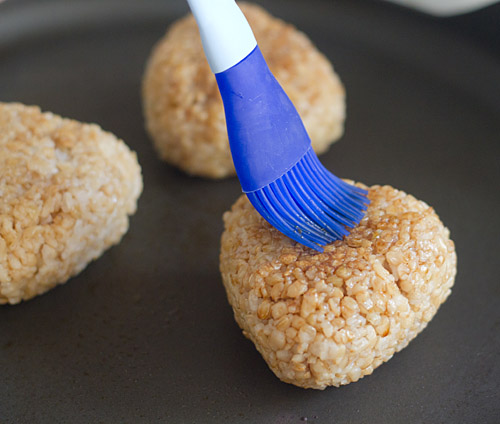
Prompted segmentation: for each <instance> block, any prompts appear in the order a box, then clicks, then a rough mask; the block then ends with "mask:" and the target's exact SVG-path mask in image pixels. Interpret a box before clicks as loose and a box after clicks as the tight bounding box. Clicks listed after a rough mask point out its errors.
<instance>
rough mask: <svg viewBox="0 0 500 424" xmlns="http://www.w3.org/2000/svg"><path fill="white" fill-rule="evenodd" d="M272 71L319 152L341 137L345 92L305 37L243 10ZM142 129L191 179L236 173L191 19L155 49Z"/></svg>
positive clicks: (248, 7)
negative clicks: (144, 121) (145, 129)
mask: <svg viewBox="0 0 500 424" xmlns="http://www.w3.org/2000/svg"><path fill="white" fill-rule="evenodd" d="M241 8H242V10H243V12H244V13H245V15H246V17H247V18H248V20H249V22H250V24H251V26H252V28H253V30H254V33H255V36H256V38H257V41H258V43H259V46H260V48H261V50H262V53H263V55H264V57H265V58H266V60H267V62H268V64H269V67H270V69H271V71H272V72H273V73H274V75H275V76H276V78H277V80H278V81H279V82H280V83H281V84H282V86H283V88H284V89H285V91H286V92H287V94H288V95H289V97H290V98H291V100H292V102H293V103H294V104H295V106H296V108H297V110H298V112H299V114H300V116H301V117H302V119H303V121H304V125H305V127H306V129H307V131H308V132H309V135H310V137H311V140H312V146H313V148H314V150H315V151H316V152H317V153H322V152H324V151H326V150H327V149H328V147H329V146H330V144H331V143H332V142H334V141H335V140H337V139H338V138H339V137H340V136H341V135H342V133H343V125H344V116H345V100H344V88H343V86H342V83H341V82H340V80H339V78H338V76H337V74H335V72H334V71H333V68H332V65H331V64H330V62H329V61H328V60H327V59H326V58H325V56H323V55H322V54H321V53H320V52H319V51H318V50H317V49H316V48H315V47H314V45H313V44H312V43H311V41H310V40H309V39H308V38H307V36H306V35H304V34H303V33H301V32H299V31H297V30H296V29H295V28H294V27H293V26H291V25H289V24H286V23H285V22H283V21H281V20H279V19H276V18H273V17H272V16H271V15H269V14H268V13H267V12H266V11H264V9H262V8H261V7H259V6H256V5H252V4H241ZM143 105H144V115H145V119H146V127H147V130H148V132H149V134H150V136H151V138H152V139H153V141H154V144H155V147H156V150H157V151H158V154H159V155H160V157H161V158H162V159H163V160H165V161H167V162H169V163H171V164H173V165H176V166H178V167H179V168H181V169H183V170H184V171H186V172H188V173H189V174H193V175H199V176H203V177H210V178H223V177H227V176H230V175H234V174H235V170H234V166H233V161H232V159H231V152H230V150H229V142H228V138H227V133H226V121H225V117H224V109H223V106H222V100H221V97H220V94H219V91H218V88H217V83H216V81H215V78H214V76H213V74H212V72H211V71H210V68H209V66H208V63H207V60H206V59H205V54H204V53H203V48H202V44H201V41H200V36H199V34H198V28H197V26H196V22H195V20H194V18H193V17H192V16H191V15H189V16H188V17H185V18H183V19H181V20H180V21H178V22H177V23H175V24H174V25H173V26H172V27H171V28H170V29H169V31H168V32H167V34H166V35H165V37H164V38H162V39H161V40H160V41H159V42H158V44H157V45H156V46H155V48H154V50H153V52H152V55H151V57H150V59H149V62H148V64H147V67H146V72H145V75H144V81H143Z"/></svg>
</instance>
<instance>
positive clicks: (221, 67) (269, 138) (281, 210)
mask: <svg viewBox="0 0 500 424" xmlns="http://www.w3.org/2000/svg"><path fill="white" fill-rule="evenodd" d="M188 3H189V6H190V8H191V10H192V12H193V15H194V17H195V19H196V22H197V24H198V27H199V30H200V36H201V40H202V42H203V48H204V50H205V55H206V56H207V59H208V62H209V64H210V68H211V69H212V71H213V73H214V74H215V77H216V80H217V84H218V86H219V91H220V93H221V96H222V100H223V103H224V111H225V115H226V123H227V132H228V135H229V144H230V147H231V154H232V157H233V162H234V165H235V168H236V173H237V174H238V178H239V180H240V183H241V187H242V189H243V192H244V193H246V195H247V197H248V199H249V200H250V202H251V203H252V205H253V206H254V207H255V209H256V210H257V211H258V212H259V213H260V214H261V215H262V216H263V217H264V219H265V220H266V221H267V222H269V223H270V224H271V225H272V226H274V227H275V228H276V229H278V230H279V231H281V232H282V233H283V234H285V235H287V236H288V237H290V238H291V239H293V240H295V241H298V242H299V243H302V244H303V245H305V246H308V247H311V248H312V249H315V250H318V251H323V248H322V246H324V245H326V244H328V243H331V242H333V241H335V240H338V239H341V238H342V237H344V236H346V235H348V234H349V229H350V228H353V227H355V226H356V225H357V224H358V223H359V222H360V221H361V219H362V218H363V216H364V214H365V211H366V207H367V204H368V203H369V201H368V199H367V197H366V195H367V192H366V191H365V190H363V189H361V188H359V187H355V186H353V185H351V184H348V183H346V182H345V181H343V180H341V179H340V178H338V177H336V176H335V175H333V174H332V173H331V172H329V171H328V170H327V169H326V168H325V167H324V166H323V165H322V164H321V162H320V161H319V159H318V158H317V156H316V154H315V153H314V151H313V150H312V147H311V140H310V138H309V135H308V134H307V131H306V129H305V127H304V124H303V123H302V120H301V118H300V116H299V114H298V113H297V111H296V109H295V107H294V106H293V104H292V102H291V101H290V99H289V98H288V96H287V95H286V93H285V92H284V90H283V89H282V88H281V86H280V85H279V83H278V82H277V81H276V79H275V78H274V76H273V75H272V73H271V71H270V70H269V68H268V66H267V64H266V61H265V60H264V57H263V56H262V53H261V51H260V49H259V47H258V45H257V41H256V40H255V37H254V35H253V32H252V30H251V28H250V25H249V24H248V22H247V20H246V18H245V17H244V15H243V13H242V12H241V10H240V9H239V7H238V6H237V5H236V2H235V1H234V0H188Z"/></svg>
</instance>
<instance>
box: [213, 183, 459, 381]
mask: <svg viewBox="0 0 500 424" xmlns="http://www.w3.org/2000/svg"><path fill="white" fill-rule="evenodd" d="M360 186H363V185H361V184H360ZM363 187H364V186H363ZM364 188H366V187H364ZM369 198H370V200H371V204H370V206H369V208H368V211H367V214H366V216H365V217H364V218H363V220H362V221H361V222H360V224H359V225H358V226H357V227H355V228H354V229H353V230H352V232H351V234H350V235H349V236H347V237H345V238H344V239H343V240H339V241H336V242H334V243H333V244H330V245H328V246H326V247H325V251H324V253H318V252H315V251H313V250H311V249H309V248H306V247H304V246H302V245H300V244H298V243H296V242H294V241H293V240H291V239H289V238H287V237H286V236H284V235H283V234H281V233H280V232H279V231H277V230H275V229H274V228H272V227H271V226H270V225H269V224H268V223H267V222H266V221H264V219H263V218H261V216H260V215H259V214H258V213H257V212H256V211H255V209H254V208H253V206H252V205H251V204H250V202H249V201H248V200H247V198H246V197H245V196H242V197H240V198H239V200H238V201H237V202H236V203H235V204H234V205H233V207H232V209H231V211H229V212H226V213H225V214H224V223H225V231H224V233H223V235H222V246H221V254H220V269H221V274H222V279H223V282H224V286H225V288H226V292H227V296H228V300H229V303H230V304H231V306H232V307H233V311H234V316H235V319H236V321H237V323H238V324H239V326H240V327H241V328H242V330H243V334H244V335H245V336H246V337H248V338H249V339H250V340H251V341H252V342H253V343H254V344H255V346H256V348H257V350H258V351H259V352H260V353H261V354H262V356H263V357H264V359H265V361H266V362H267V364H268V365H269V367H270V368H271V370H272V371H273V372H274V373H275V374H276V375H277V376H278V377H279V378H280V379H281V380H282V381H285V382H287V383H292V384H295V385H297V386H300V387H304V388H315V389H324V388H325V387H327V386H340V385H344V384H349V383H351V382H354V381H357V380H359V379H360V378H361V377H363V376H365V375H369V374H371V373H372V372H373V370H374V369H375V368H377V367H378V366H379V365H380V364H382V363H383V362H386V361H388V360H389V359H391V357H392V356H393V354H394V353H395V352H398V351H400V350H401V349H403V348H404V347H406V346H407V345H408V343H409V342H410V341H411V340H412V339H413V338H415V337H416V336H417V334H418V333H419V332H420V331H422V330H423V329H424V328H425V327H426V325H427V323H428V322H429V321H430V320H431V319H432V318H433V316H434V315H435V314H436V312H437V310H438V308H439V305H441V304H442V303H443V302H444V301H445V300H446V298H447V297H448V296H449V294H450V292H451V287H452V286H453V283H454V279H455V274H456V260H457V259H456V254H455V248H454V244H453V242H452V241H451V240H450V238H449V231H448V229H447V228H446V227H444V225H443V224H442V222H441V221H440V220H439V217H438V216H437V215H436V213H435V212H434V210H433V209H432V208H431V207H429V206H428V205H426V204H425V203H424V202H422V201H419V200H417V199H415V198H414V197H413V196H411V195H408V194H406V193H404V192H402V191H399V190H396V189H394V188H392V187H390V186H383V187H381V186H373V187H371V188H370V189H369Z"/></svg>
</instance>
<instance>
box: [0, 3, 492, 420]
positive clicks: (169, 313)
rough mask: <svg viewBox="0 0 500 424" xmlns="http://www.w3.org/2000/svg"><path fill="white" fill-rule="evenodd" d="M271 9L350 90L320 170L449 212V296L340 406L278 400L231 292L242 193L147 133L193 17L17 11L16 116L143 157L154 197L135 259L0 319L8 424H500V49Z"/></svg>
mask: <svg viewBox="0 0 500 424" xmlns="http://www.w3.org/2000/svg"><path fill="white" fill-rule="evenodd" d="M260 3H261V4H262V5H264V6H265V7H266V8H267V9H268V10H270V11H271V12H272V13H273V14H275V15H278V16H280V17H281V18H283V19H285V20H287V21H290V22H292V23H294V24H295V25H296V26H297V27H299V28H300V29H301V30H303V31H304V32H306V33H307V34H308V35H309V36H310V37H311V39H312V40H313V41H314V42H315V43H316V44H317V46H318V47H319V48H320V50H322V51H323V52H324V53H325V54H326V55H327V56H328V57H329V58H330V59H331V60H332V61H333V63H334V66H335V68H336V70H337V72H338V73H339V75H340V76H341V78H342V80H343V82H344V84H345V86H346V91H347V126H346V133H345V136H344V137H343V139H342V140H341V141H339V142H338V143H336V144H335V145H334V146H333V147H332V148H331V149H330V151H329V152H328V153H327V154H325V155H323V156H322V158H321V160H322V162H323V163H324V164H325V165H326V166H327V167H329V168H330V169H332V170H333V171H334V173H335V174H336V175H339V176H342V177H349V178H352V179H355V180H360V181H363V182H365V183H367V184H390V185H393V186H395V187H397V188H400V189H403V190H405V191H407V192H409V193H411V194H413V195H415V196H416V197H417V198H419V199H422V200H424V201H426V202H427V203H429V204H430V205H432V206H433V207H434V208H435V209H436V211H437V213H438V214H439V215H440V217H441V218H442V220H443V222H444V223H445V224H446V225H447V226H448V227H449V229H450V231H451V236H452V238H453V240H454V241H455V243H456V247H457V253H458V276H457V280H456V283H455V287H454V289H453V292H452V295H451V296H450V297H449V299H448V300H447V302H446V303H445V304H444V305H443V306H442V307H441V309H440V310H439V312H438V314H437V315H436V317H435V318H434V320H433V321H432V322H431V323H430V324H429V326H428V328H427V329H426V330H425V331H424V332H423V333H422V334H421V335H419V336H418V337H417V338H416V339H415V340H414V341H413V342H411V344H410V345H409V346H408V347H407V348H406V349H404V350H403V351H402V352H400V353H398V354H396V355H395V356H394V358H393V359H391V360H390V361H389V362H388V363H387V364H384V365H382V366H380V367H379V368H378V369H377V370H376V371H375V372H374V373H373V375H371V376H368V377H365V378H363V379H362V380H360V381H359V382H357V383H353V384H351V385H348V386H345V387H341V388H338V389H337V388H330V389H327V390H324V391H314V390H303V389H300V388H297V387H294V386H291V385H288V384H285V383H282V382H280V381H279V380H278V379H277V378H276V377H275V376H274V375H273V374H272V372H271V371H269V369H268V368H267V366H266V364H265V362H264V361H263V360H262V359H261V358H260V356H259V354H258V353H257V352H256V350H255V349H254V347H253V346H252V344H251V343H250V342H249V341H247V340H246V339H245V338H244V337H243V336H242V334H241V331H240V330H239V328H238V327H237V325H236V324H235V323H234V320H233V317H232V311H231V309H230V307H229V306H228V304H227V301H226V297H225V293H224V289H223V286H222V283H221V280H220V276H219V271H218V252H219V238H220V234H221V231H222V221H221V216H222V213H223V212H224V211H225V210H227V209H228V208H229V207H230V206H231V204H232V203H233V202H234V201H235V199H236V198H237V196H238V195H239V193H240V187H239V184H238V181H237V180H235V179H229V180H224V181H219V182H214V181H206V180H203V179H199V178H191V177H188V176H186V175H184V174H183V173H181V172H179V171H177V170H176V169H174V168H172V167H170V166H168V165H166V164H164V163H162V162H160V161H159V160H158V159H157V157H156V155H155V152H154V150H153V148H152V144H151V142H150V140H149V139H148V137H147V135H146V134H145V131H144V125H143V118H142V112H141V102H140V81H141V77H142V73H143V69H144V63H145V61H146V58H147V57H148V55H149V53H150V51H151V48H152V46H153V44H154V43H155V42H156V41H157V40H158V39H159V38H160V37H161V36H162V34H163V33H164V31H165V30H166V28H167V27H168V26H169V25H170V24H171V23H172V22H173V21H174V20H175V19H177V18H178V17H180V16H182V15H183V14H184V13H185V12H186V11H187V6H186V4H185V2H184V1H180V0H177V1H173V0H145V1H140V0H100V1H98V0H88V1H85V0H73V1H68V0H43V1H42V0H37V1H34V0H31V1H29V0H8V1H6V2H4V3H2V4H0V100H1V101H20V102H23V103H26V104H37V105H40V106H41V107H42V109H44V110H49V111H52V112H56V113H59V114H61V115H63V116H67V117H71V118H74V119H78V120H81V121H84V122H97V123H99V124H100V125H101V126H102V127H103V128H104V129H106V130H109V131H112V132H113V133H115V134H116V135H117V136H119V137H121V138H123V139H124V140H125V141H126V142H127V143H128V144H129V146H130V147H131V148H132V149H134V150H136V151H137V153H138V157H139V161H140V163H141V165H142V168H143V174H144V183H145V188H144V192H143V195H142V197H141V199H140V201H139V209H138V212H137V214H136V215H135V216H134V217H133V218H132V220H131V225H130V231H129V232H128V234H127V235H126V236H125V238H124V239H123V241H122V243H121V244H120V245H118V246H116V247H113V248H112V249H110V250H109V251H108V252H106V253H105V254H104V255H103V256H102V257H101V258H100V259H99V260H97V261H95V262H93V263H92V264H90V265H89V266H88V267H87V268H86V269H85V270H84V271H83V272H82V273H81V274H80V275H79V276H77V277H75V278H73V279H72V280H71V281H70V282H68V283H67V284H66V285H64V286H60V287H58V288H56V289H54V290H52V291H50V292H49V293H47V294H45V295H43V296H40V297H38V298H35V299H33V300H30V301H28V302H25V303H21V304H19V305H16V306H2V307H0V422H2V423H59V422H60V423H63V422H68V423H99V422H102V423H153V422H162V423H163V422H164V423H215V422H217V423H220V422H228V423H300V422H304V421H306V420H307V422H312V423H402V422H406V423H423V422H425V423H498V422H500V403H499V401H498V400H499V381H500V366H499V364H500V357H499V352H500V313H499V300H500V278H499V259H498V251H499V248H500V243H499V240H500V224H499V222H500V221H499V219H498V213H499V212H498V211H499V210H500V195H499V188H500V164H499V161H500V52H499V49H498V43H496V42H486V41H485V37H487V35H488V34H487V32H483V33H481V37H474V36H471V35H470V32H471V31H469V30H462V29H463V26H461V25H462V23H463V22H464V19H461V20H459V21H457V22H458V24H457V25H451V24H449V22H448V21H443V20H440V19H434V18H429V17H427V16H425V15H421V14H418V13H416V12H410V11H408V10H406V9H402V8H399V7H395V6H391V5H389V4H387V3H382V2H372V1H366V0H365V1H363V0H338V1H328V0H325V1H321V0H308V1H301V0H262V1H261V2H260ZM490 10H491V14H490V15H485V16H486V17H487V20H488V22H489V25H490V28H495V27H494V26H491V19H492V17H493V19H495V16H496V19H499V18H500V13H499V9H498V7H492V8H491V9H490ZM495 13H496V14H495ZM497 22H500V21H498V20H497ZM499 27H500V23H498V25H497V26H496V28H497V29H498V28H499ZM493 32H494V31H493ZM490 40H491V39H490ZM0 131H1V128H0ZM0 201H1V200H0Z"/></svg>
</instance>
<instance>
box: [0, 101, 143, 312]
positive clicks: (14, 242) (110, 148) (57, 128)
mask: <svg viewBox="0 0 500 424" xmlns="http://www.w3.org/2000/svg"><path fill="white" fill-rule="evenodd" d="M0 128H1V131H0V304H4V303H12V304H14V303H18V302H20V301H21V300H27V299H30V298H32V297H34V296H36V295H38V294H41V293H44V292H46V291H47V290H49V289H51V288H52V287H54V286H55V285H56V284H60V283H64V282H66V281H67V280H68V279H69V278H70V277H71V276H73V275H76V274H78V273H79V272H80V271H81V270H82V269H83V268H85V266H86V265H87V264H88V263H89V262H90V261H91V260H93V259H96V258H98V257H99V256H100V255H101V254H102V253H103V252H104V251H105V250H106V249H107V248H109V247H110V246H111V245H113V244H116V243H118V242H119V241H120V239H121V237H122V236H123V234H125V232H126V231H127V229H128V215H131V214H133V213H134V212H135V210H136V204H137V198H138V197H139V195H140V193H141V190H142V177H141V170H140V167H139V164H138V163H137V158H136V155H135V153H133V152H131V151H130V150H129V148H128V147H127V146H126V145H125V143H123V141H121V140H118V139H117V138H116V137H115V136H114V135H113V134H110V133H108V132H104V131H103V130H101V128H100V127H98V126H97V125H92V124H82V123H80V122H77V121H73V120H69V119H64V118H61V117H60V116H57V115H54V114H52V113H41V112H40V109H39V108H38V107H33V106H24V105H22V104H14V103H12V104H9V103H0Z"/></svg>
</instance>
